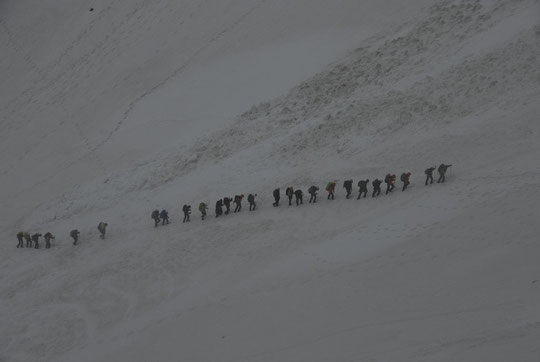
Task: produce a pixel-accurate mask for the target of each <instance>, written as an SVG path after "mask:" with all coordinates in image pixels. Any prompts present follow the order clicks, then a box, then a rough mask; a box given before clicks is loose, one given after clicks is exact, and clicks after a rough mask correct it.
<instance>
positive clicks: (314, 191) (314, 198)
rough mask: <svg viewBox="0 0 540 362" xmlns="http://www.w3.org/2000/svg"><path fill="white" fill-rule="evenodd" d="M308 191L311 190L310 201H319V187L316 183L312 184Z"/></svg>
mask: <svg viewBox="0 0 540 362" xmlns="http://www.w3.org/2000/svg"><path fill="white" fill-rule="evenodd" d="M308 192H309V195H310V197H309V203H310V204H311V203H312V202H313V203H316V202H317V193H318V192H319V188H318V187H317V186H315V185H312V186H311V187H310V188H309V189H308Z"/></svg>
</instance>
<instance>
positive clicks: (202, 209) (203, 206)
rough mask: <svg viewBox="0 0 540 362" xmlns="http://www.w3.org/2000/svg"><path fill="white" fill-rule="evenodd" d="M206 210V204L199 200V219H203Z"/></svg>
mask: <svg viewBox="0 0 540 362" xmlns="http://www.w3.org/2000/svg"><path fill="white" fill-rule="evenodd" d="M207 210H208V205H207V204H205V203H204V202H201V203H200V204H199V211H200V212H201V220H204V218H205V216H206V211H207Z"/></svg>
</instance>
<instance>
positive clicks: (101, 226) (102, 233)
mask: <svg viewBox="0 0 540 362" xmlns="http://www.w3.org/2000/svg"><path fill="white" fill-rule="evenodd" d="M107 225H108V224H107V223H106V222H103V221H102V222H100V223H99V224H98V227H97V228H98V230H99V234H100V235H99V237H100V238H102V239H105V230H106V229H107Z"/></svg>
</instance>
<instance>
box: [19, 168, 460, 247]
mask: <svg viewBox="0 0 540 362" xmlns="http://www.w3.org/2000/svg"><path fill="white" fill-rule="evenodd" d="M451 166H452V165H445V164H444V163H443V164H441V165H440V166H439V167H438V168H436V167H430V168H428V169H426V170H425V171H424V173H425V175H426V181H425V185H426V186H427V185H430V184H433V172H434V171H435V169H437V172H438V173H439V179H438V180H437V183H444V182H445V180H446V172H447V170H448V168H449V167H451ZM410 177H411V173H410V172H403V173H402V174H401V176H400V180H401V182H402V183H403V187H402V189H401V191H405V190H406V189H407V187H408V186H409V185H410ZM395 182H396V175H394V174H387V175H386V176H385V177H384V183H385V184H386V192H385V194H389V193H391V192H392V191H393V190H394V188H395ZM382 183H383V180H379V179H378V178H376V179H375V180H374V181H373V182H371V185H372V186H373V192H372V194H371V197H377V196H379V195H380V194H381V184H382ZM336 185H337V183H336V181H331V182H329V183H328V184H327V185H326V188H325V189H326V191H327V192H328V196H327V199H328V200H334V198H335V192H336ZM368 185H369V179H366V180H360V181H358V191H359V192H358V197H357V200H360V198H362V196H363V197H364V198H365V197H367V193H368ZM343 188H344V189H345V191H346V192H347V194H346V198H347V199H349V198H350V197H351V194H352V188H353V180H352V179H349V180H345V181H344V182H343ZM307 191H308V193H309V195H310V198H309V203H316V202H317V195H318V193H319V188H318V187H317V186H315V185H312V186H311V187H309V188H308V190H307ZM285 195H286V196H287V198H288V201H289V206H291V205H292V200H293V198H295V202H296V205H297V206H299V205H302V204H303V203H304V201H303V197H304V193H303V191H302V190H299V189H297V190H294V189H293V187H292V186H291V187H287V189H286V190H285ZM272 196H273V197H274V203H273V204H272V205H273V206H274V207H278V206H279V201H280V199H281V191H280V188H277V189H275V190H274V191H273V193H272ZM256 197H257V194H249V195H248V197H247V201H248V203H249V211H254V210H255V209H256V208H257V204H256V202H255V198H256ZM243 199H244V195H243V194H241V195H235V196H234V197H224V198H223V199H219V200H218V201H217V202H216V207H215V217H216V218H217V217H220V216H222V215H223V214H225V215H228V214H229V213H230V212H231V203H234V204H235V208H234V210H233V211H232V212H233V213H238V212H241V211H242V200H243ZM224 207H225V211H223V208H224ZM208 210H209V208H208V204H206V203H205V202H201V203H200V204H199V211H200V213H201V219H202V220H204V219H205V217H206V216H207V214H208V213H207V212H208ZM182 211H183V213H184V219H183V222H184V223H185V222H189V221H190V215H191V205H187V204H186V205H183V207H182ZM151 218H152V220H153V221H154V227H158V225H159V224H161V225H163V226H164V225H167V224H169V223H170V221H169V213H168V211H167V210H165V209H163V210H161V211H159V210H157V209H156V210H153V211H152V213H151ZM107 225H108V224H107V223H105V222H103V221H102V222H100V223H99V224H98V227H97V228H98V231H99V233H100V235H99V237H100V238H101V239H105V232H106V228H107ZM80 234H81V233H80V231H79V230H77V229H73V230H71V231H70V233H69V236H70V237H71V238H72V239H73V245H77V243H78V241H79V236H80ZM41 236H42V235H41V234H40V233H35V234H32V235H30V234H29V233H27V232H24V231H19V232H18V233H17V240H18V244H17V248H24V242H26V248H32V246H33V247H34V248H35V249H39V248H40V246H39V239H40V237H41ZM43 238H44V239H45V248H46V249H49V248H50V247H51V240H55V236H54V235H52V234H51V233H50V232H47V233H46V234H45V235H43Z"/></svg>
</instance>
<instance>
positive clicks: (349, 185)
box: [343, 179, 353, 199]
mask: <svg viewBox="0 0 540 362" xmlns="http://www.w3.org/2000/svg"><path fill="white" fill-rule="evenodd" d="M352 185H353V180H352V179H350V180H345V181H344V182H343V188H344V189H345V191H347V195H346V196H345V198H346V199H348V198H349V197H350V196H351V192H352Z"/></svg>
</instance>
